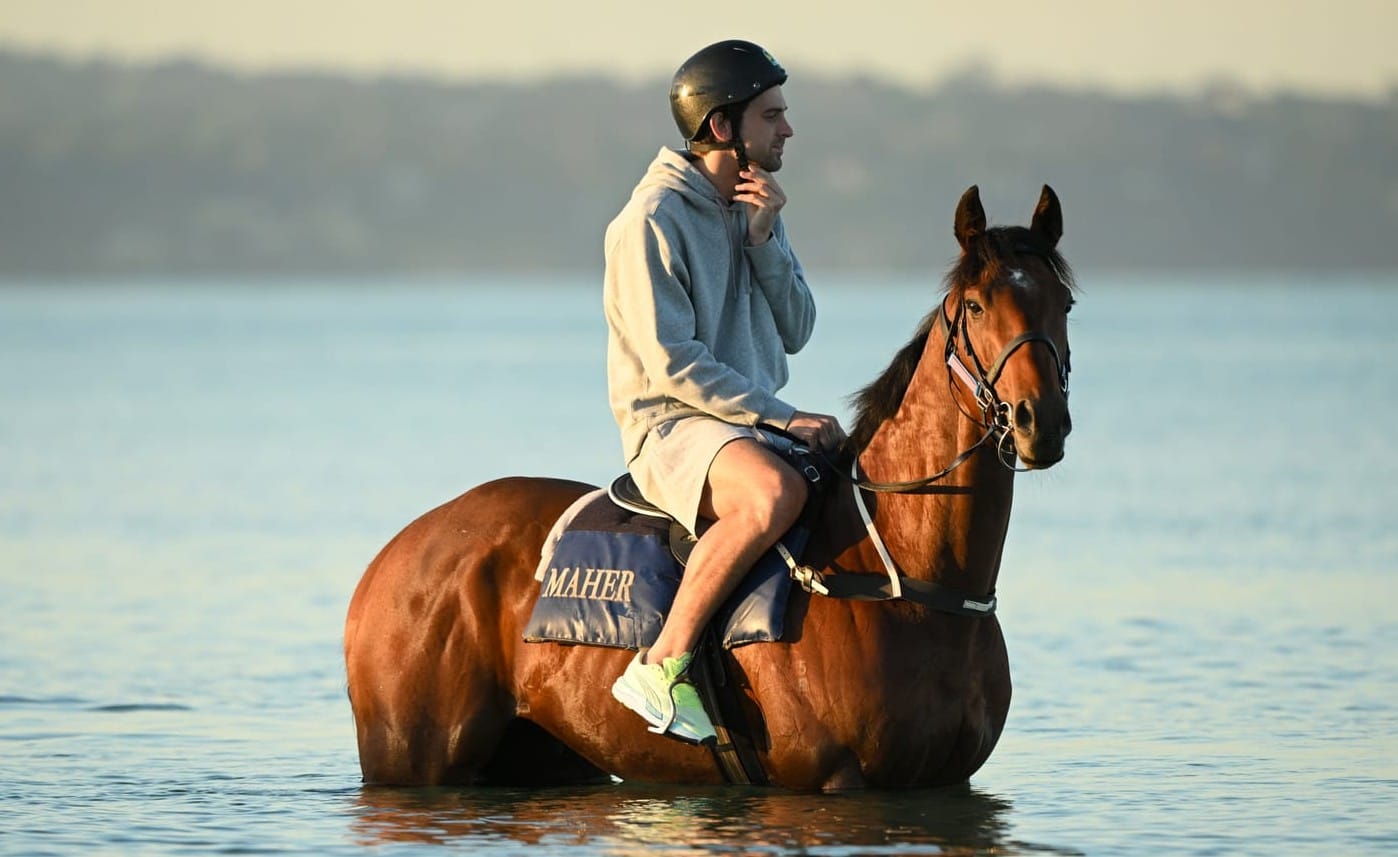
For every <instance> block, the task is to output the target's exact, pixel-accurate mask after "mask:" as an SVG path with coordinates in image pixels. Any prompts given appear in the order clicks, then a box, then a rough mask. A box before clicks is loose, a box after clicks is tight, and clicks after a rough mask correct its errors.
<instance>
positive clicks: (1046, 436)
mask: <svg viewBox="0 0 1398 857" xmlns="http://www.w3.org/2000/svg"><path fill="white" fill-rule="evenodd" d="M1010 426H1011V430H1012V437H1013V438H1014V444H1015V452H1016V454H1018V456H1019V460H1020V462H1021V463H1022V464H1023V465H1024V466H1025V467H1027V468H1029V469H1030V470H1041V469H1043V468H1046V467H1052V466H1053V465H1055V464H1057V463H1058V462H1060V461H1062V460H1063V446H1064V441H1065V440H1066V439H1067V437H1068V435H1069V433H1071V432H1072V431H1073V417H1072V415H1071V414H1069V413H1068V402H1067V400H1066V399H1059V400H1058V401H1054V399H1053V398H1050V399H1020V400H1019V402H1018V403H1017V404H1015V406H1014V408H1013V409H1012V410H1011V412H1010Z"/></svg>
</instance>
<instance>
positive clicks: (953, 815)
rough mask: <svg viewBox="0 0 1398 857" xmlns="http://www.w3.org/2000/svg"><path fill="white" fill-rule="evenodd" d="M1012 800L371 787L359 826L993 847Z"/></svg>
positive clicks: (535, 841) (369, 832)
mask: <svg viewBox="0 0 1398 857" xmlns="http://www.w3.org/2000/svg"><path fill="white" fill-rule="evenodd" d="M1009 809H1010V805H1009V803H1008V802H1006V801H1004V800H1002V799H1000V798H997V797H994V796H991V795H986V794H984V793H982V792H979V791H977V790H975V789H974V788H971V787H969V786H953V787H950V788H946V789H939V790H937V791H936V792H933V793H929V792H922V791H910V792H884V793H879V794H877V795H874V794H867V793H866V794H849V793H845V794H840V795H831V796H828V797H825V798H822V799H819V800H815V801H813V800H812V799H811V798H810V797H809V796H806V795H799V794H790V793H784V792H778V791H772V790H761V789H750V788H748V789H744V788H726V789H717V788H711V789H694V788H688V789H684V790H681V789H679V788H676V787H667V786H652V785H646V786H635V785H629V784H626V785H619V786H616V787H610V788H582V789H579V788H561V789H547V790H527V791H521V790H517V789H471V790H464V791H458V790H446V789H428V790H423V789H411V790H409V789H396V788H366V789H364V790H363V791H362V792H361V793H360V795H359V800H358V802H357V806H356V807H355V809H354V810H353V811H352V812H353V814H354V821H353V824H352V827H353V830H354V835H355V838H356V839H357V840H358V841H359V842H360V843H361V844H364V845H385V844H389V843H400V842H418V843H426V844H432V845H448V846H455V847H466V848H472V847H476V848H480V849H481V850H483V851H485V852H487V853H489V850H490V848H491V847H492V846H494V847H501V846H502V844H503V843H509V844H510V845H527V846H554V847H557V848H568V847H581V848H583V849H584V850H583V851H581V852H580V853H606V854H642V853H652V852H653V850H654V847H655V845H656V844H658V843H665V844H667V845H670V846H675V847H678V846H684V847H686V848H687V849H690V850H691V851H694V852H698V851H713V852H722V853H757V852H761V853H804V852H805V851H806V850H808V849H811V848H817V847H825V848H832V849H834V848H840V849H846V848H849V847H850V846H865V847H875V848H886V847H890V846H897V847H899V848H900V850H906V849H908V848H909V847H914V846H917V845H935V846H937V848H936V852H935V853H938V854H959V853H966V854H985V853H988V852H991V851H997V852H998V850H999V849H1001V848H1004V847H1005V846H1006V845H1007V842H1008V824H1007V822H1006V819H1005V816H1006V814H1007V813H1008V811H1009ZM501 850H502V852H503V851H508V850H511V849H509V848H507V847H506V848H501ZM1035 850H1036V851H1038V852H1042V850H1043V849H1038V848H1036V849H1035Z"/></svg>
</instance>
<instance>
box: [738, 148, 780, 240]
mask: <svg viewBox="0 0 1398 857" xmlns="http://www.w3.org/2000/svg"><path fill="white" fill-rule="evenodd" d="M734 190H735V191H736V193H734V194H733V201H734V202H745V203H747V204H748V206H749V208H748V244H751V245H754V246H755V245H757V244H763V243H766V241H767V239H768V238H770V237H772V227H773V226H775V225H776V223H777V213H778V212H780V211H781V210H782V206H783V205H786V194H785V193H784V192H783V191H782V186H781V185H779V184H777V180H776V179H774V178H772V174H771V173H769V172H767V171H766V170H764V169H762V168H761V167H759V166H755V165H750V166H749V167H748V168H747V169H746V170H743V171H742V172H740V173H738V184H737V186H736V187H735V188H734Z"/></svg>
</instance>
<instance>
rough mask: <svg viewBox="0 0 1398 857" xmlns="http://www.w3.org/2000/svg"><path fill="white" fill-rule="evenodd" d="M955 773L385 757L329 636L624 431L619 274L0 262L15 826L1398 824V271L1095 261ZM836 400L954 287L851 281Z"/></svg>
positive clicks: (1207, 830)
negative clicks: (1173, 275) (918, 786)
mask: <svg viewBox="0 0 1398 857" xmlns="http://www.w3.org/2000/svg"><path fill="white" fill-rule="evenodd" d="M1085 286H1086V291H1085V293H1084V295H1083V296H1082V300H1081V301H1080V303H1079V306H1078V309H1076V310H1075V311H1074V316H1073V326H1072V336H1073V357H1074V360H1073V362H1074V365H1075V367H1076V370H1077V371H1076V372H1075V374H1074V378H1073V384H1074V392H1073V405H1074V418H1075V419H1074V422H1075V426H1076V429H1075V432H1074V434H1073V437H1072V438H1071V440H1070V442H1069V456H1068V458H1067V460H1066V461H1065V462H1064V463H1063V464H1061V465H1060V466H1059V467H1057V468H1055V469H1054V470H1052V471H1049V472H1047V473H1041V474H1031V475H1028V476H1021V477H1020V481H1019V485H1018V496H1017V498H1016V510H1015V519H1014V522H1013V524H1012V527H1011V533H1010V543H1009V546H1008V549H1007V556H1006V560H1005V571H1004V573H1003V576H1002V579H1001V587H1000V596H1001V617H1002V622H1003V624H1004V627H1005V631H1006V636H1007V637H1008V641H1009V646H1010V655H1011V660H1012V662H1013V665H1014V670H1015V682H1016V688H1015V701H1014V707H1013V709H1012V711H1011V713H1010V721H1009V725H1008V727H1007V730H1006V733H1005V737H1004V739H1003V740H1002V742H1001V744H1000V746H999V748H998V749H997V750H996V753H995V755H994V756H993V757H992V758H991V760H990V762H989V764H987V766H986V767H985V768H984V769H983V770H982V771H981V772H980V774H979V775H977V777H976V778H975V779H974V781H973V782H972V784H971V785H970V786H969V787H968V788H962V789H954V790H949V791H936V792H912V793H893V794H887V793H875V794H862V795H837V796H819V795H790V794H783V793H776V792H770V791H752V790H720V789H668V788H667V789H657V788H651V787H645V786H640V785H634V784H626V785H622V786H617V787H612V788H595V789H585V790H545V791H534V792H526V791H491V790H442V791H395V790H375V789H363V788H361V787H360V785H359V782H358V767H357V760H356V756H355V747H354V737H353V732H352V724H351V719H350V713H349V706H348V703H347V701H346V699H345V694H344V679H343V667H342V664H341V656H340V650H339V646H340V633H341V624H342V621H343V615H344V608H345V605H346V603H347V601H348V598H349V596H350V593H351V591H352V590H353V588H354V585H355V583H356V581H357V579H358V576H359V574H360V572H361V571H362V569H363V567H364V565H365V564H366V563H367V562H368V560H369V559H370V558H371V557H372V556H373V554H374V553H375V552H376V551H377V550H378V548H379V547H380V546H381V545H382V544H383V543H384V542H385V541H386V540H387V539H388V538H390V537H391V536H392V535H393V534H394V533H395V532H396V531H397V530H398V528H399V527H401V526H402V525H403V524H405V523H406V522H407V521H408V520H410V519H411V518H413V517H415V516H416V515H417V514H419V513H420V512H422V511H424V510H425V509H427V508H429V507H430V506H433V505H435V504H437V503H439V502H441V501H443V500H446V499H448V498H450V497H452V496H454V495H456V494H458V493H460V492H461V491H462V490H464V489H466V488H467V487H469V486H471V485H473V484H476V483H478V482H481V481H484V480H486V479H489V478H493V477H495V476H501V475H507V474H515V473H528V474H551V475H564V476H569V477H574V478H581V479H587V480H592V481H598V480H602V479H605V478H607V477H608V476H610V475H612V474H613V473H614V472H615V471H616V470H617V468H618V461H617V458H618V455H619V453H618V445H617V440H616V437H615V434H614V429H613V427H612V425H611V422H610V417H609V415H608V412H607V409H606V404H605V392H604V380H603V377H602V362H603V349H604V334H603V330H602V328H601V325H600V319H599V318H598V312H597V310H596V306H595V304H596V299H597V295H596V292H597V288H596V286H595V285H594V284H593V283H590V282H583V281H579V282H576V283H572V284H566V283H547V282H525V281H511V282H494V283H482V282H475V283H466V282H439V283H422V282H412V283H406V282H396V281H391V280H384V281H381V282H374V283H368V284H365V283H358V284H343V283H341V284H328V283H321V284H318V283H307V282H300V283H266V284H255V285H246V284H236V283H202V284H199V287H198V288H191V287H189V286H187V285H185V284H120V283H106V284H100V285H89V286H66V287H61V288H55V287H49V288H39V287H31V286H26V285H24V284H8V286H6V287H5V288H0V603H3V605H4V607H5V620H4V621H3V622H0V852H4V853H14V854H21V853H23V854H45V853H53V854H73V853H93V854H101V853H112V854H125V853H140V854H157V855H159V854H183V853H210V852H223V853H253V852H304V853H322V854H324V853H334V854H357V853H361V852H368V853H376V854H377V853H398V852H408V851H413V852H416V851H420V850H423V849H424V848H432V847H434V846H436V847H439V846H441V845H447V846H451V847H454V848H455V849H462V848H469V849H470V850H471V851H472V853H482V854H488V855H505V854H515V853H524V852H528V853H530V854H550V853H553V854H561V853H563V852H565V851H566V852H567V853H568V854H570V855H571V854H582V855H588V854H598V855H600V854H621V855H627V854H642V853H652V852H657V851H659V852H665V853H670V854H690V853H700V852H717V853H732V854H737V853H744V854H747V853H758V854H774V855H776V854H818V855H855V854H929V853H949V854H962V853H997V854H1039V853H1052V854H1060V853H1061V854H1284V853H1311V852H1322V853H1345V854H1353V853H1372V854H1380V853H1389V852H1392V851H1394V850H1395V849H1398V812H1395V810H1394V806H1395V802H1396V801H1398V737H1395V736H1398V713H1396V712H1398V612H1395V607H1394V604H1395V601H1396V600H1398V598H1396V596H1398V579H1395V573H1398V568H1395V565H1398V512H1395V510H1398V456H1394V455H1393V454H1392V448H1391V446H1392V437H1393V431H1394V428H1395V426H1398V372H1395V367H1398V344H1395V338H1394V336H1393V330H1394V327H1395V324H1396V323H1398V279H1394V278H1387V279H1383V278H1378V279H1369V280H1362V279H1351V280H1346V281H1342V282H1329V281H1327V282H1317V281H1308V280H1304V279H1299V278H1295V279H1285V280H1281V281H1277V280H1271V281H1268V280H1263V279H1260V278H1259V279H1257V280H1255V281H1237V280H1222V279H1215V280H1212V281H1207V282H1206V281H1178V282H1170V281H1164V280H1159V279H1155V280H1152V279H1146V278H1087V281H1086V283H1085ZM820 298H821V307H822V320H821V323H820V325H819V329H818V332H817V337H816V340H815V341H814V342H813V344H812V345H811V347H810V348H809V349H808V351H807V353H806V354H805V355H802V356H801V357H800V358H798V359H797V360H796V361H795V363H794V365H793V371H794V374H795V376H796V378H795V381H794V382H793V385H792V386H791V387H790V388H789V396H788V398H790V399H791V400H793V401H795V402H798V403H799V404H801V405H802V406H803V407H807V408H810V409H814V410H830V411H834V412H838V413H845V406H844V403H843V397H844V395H846V394H847V393H849V392H851V391H853V390H854V389H855V388H857V387H859V386H860V385H862V384H863V383H865V382H867V381H868V380H869V379H870V378H872V377H873V375H874V374H876V372H877V371H878V370H879V369H880V368H882V366H883V364H884V363H885V362H886V361H887V360H888V359H889V358H890V357H891V355H892V354H893V352H894V351H895V350H896V348H897V347H898V346H900V345H901V344H902V343H903V341H904V340H905V339H906V337H907V336H908V334H909V333H910V332H911V330H912V328H913V327H914V325H915V323H916V321H917V319H918V318H919V317H920V316H921V315H922V314H923V312H925V311H926V310H927V309H928V308H929V307H930V306H931V305H932V301H933V300H934V296H933V292H932V290H931V289H930V288H929V287H927V286H924V285H918V284H915V283H912V282H885V281H880V280H875V279H870V280H862V281H861V280H856V279H851V280H849V281H846V282H842V283H835V284H830V285H827V286H825V288H824V290H823V291H822V293H821V295H820Z"/></svg>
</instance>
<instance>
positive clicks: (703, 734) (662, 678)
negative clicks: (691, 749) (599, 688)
mask: <svg viewBox="0 0 1398 857" xmlns="http://www.w3.org/2000/svg"><path fill="white" fill-rule="evenodd" d="M644 654H645V650H644V649H643V650H642V651H641V652H639V653H637V655H636V657H635V658H633V659H632V660H631V663H629V664H627V666H626V671H625V672H623V673H622V674H621V677H620V678H618V679H617V680H616V682H615V683H613V684H612V696H614V697H616V698H617V700H618V701H619V702H620V703H621V704H622V705H625V706H626V707H627V708H629V709H631V710H632V711H634V712H636V713H637V714H639V715H641V718H642V719H644V720H645V721H646V722H647V723H649V724H650V731H652V732H655V733H657V734H660V735H671V736H673V737H675V738H679V739H681V740H683V741H689V742H691V743H694V744H704V743H707V742H709V741H713V740H714V739H715V737H716V736H715V734H714V724H713V723H712V722H711V721H710V720H709V715H708V714H706V713H705V712H704V705H703V703H701V702H700V701H699V692H698V691H696V690H695V689H694V685H692V684H690V683H689V680H688V679H687V678H686V677H685V673H686V672H688V670H689V664H690V661H692V660H693V656H692V655H691V654H690V653H688V652H686V653H685V654H683V655H680V656H679V657H678V658H666V659H665V660H663V661H661V662H660V663H658V664H643V663H641V657H642V656H643V655H644Z"/></svg>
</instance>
